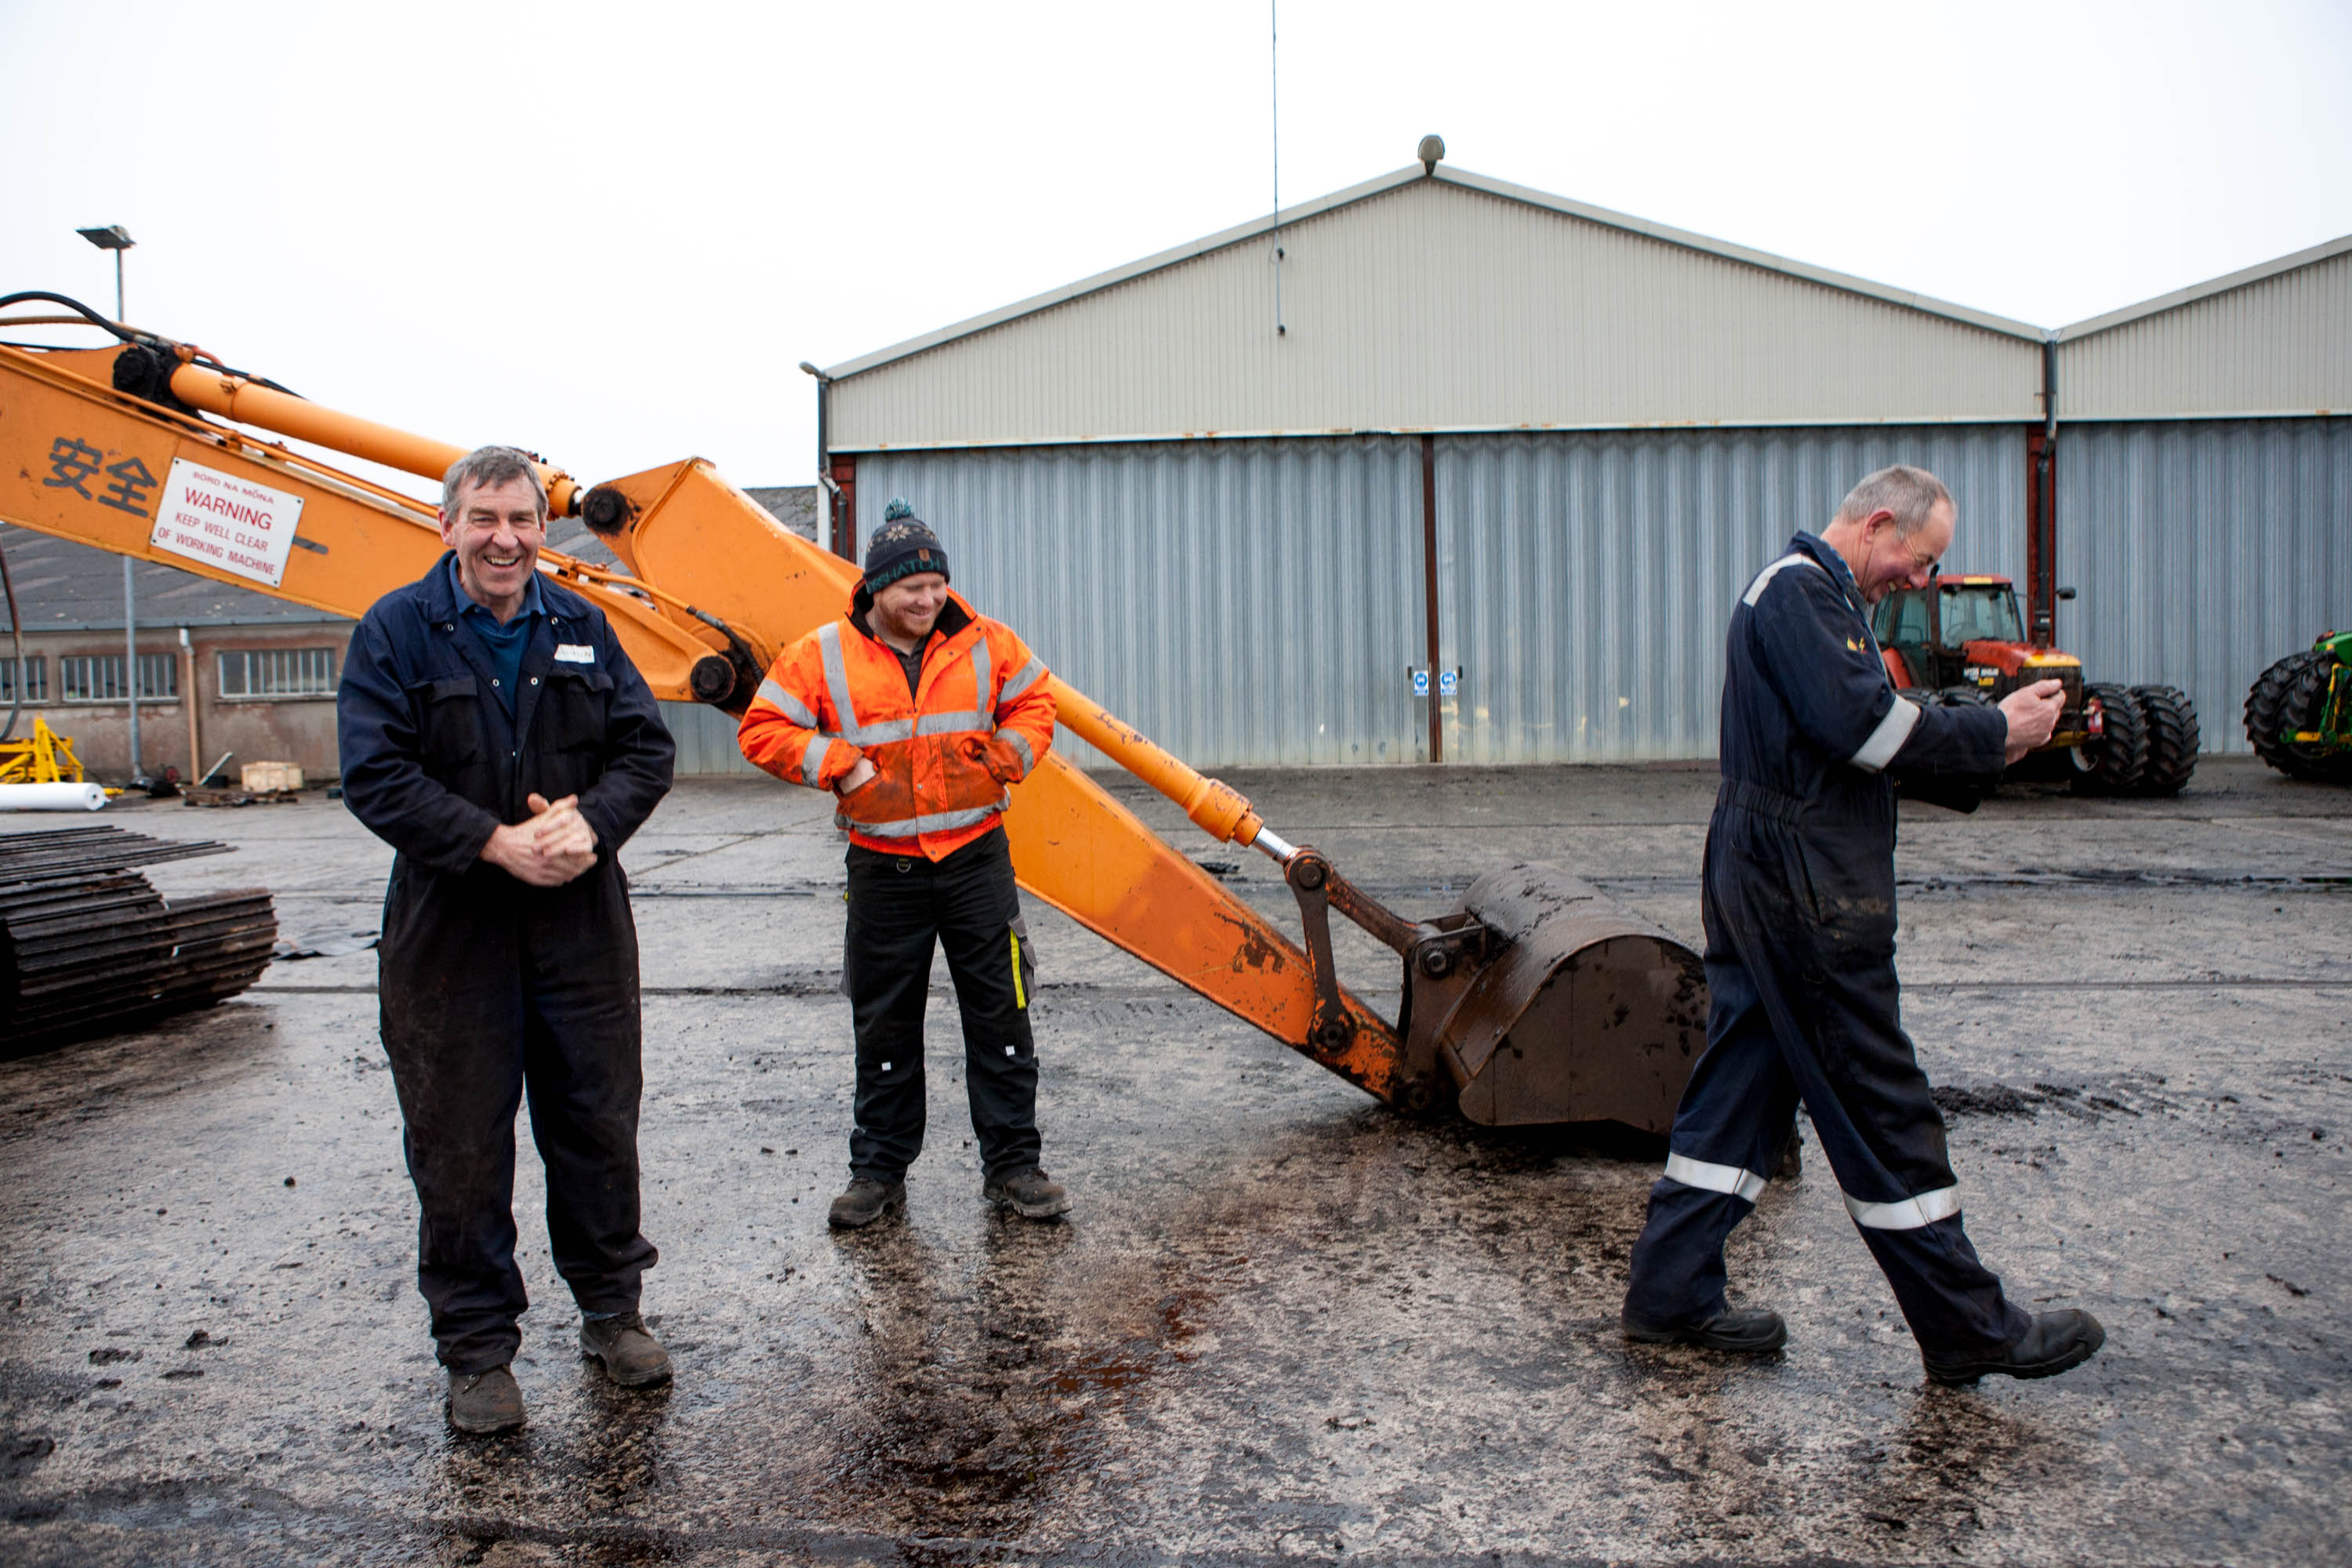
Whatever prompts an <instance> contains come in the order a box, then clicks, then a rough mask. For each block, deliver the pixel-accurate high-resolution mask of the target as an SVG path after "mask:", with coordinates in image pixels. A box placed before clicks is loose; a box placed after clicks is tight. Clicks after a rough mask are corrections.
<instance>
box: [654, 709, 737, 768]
mask: <svg viewBox="0 0 2352 1568" xmlns="http://www.w3.org/2000/svg"><path fill="white" fill-rule="evenodd" d="M661 716H662V722H663V723H664V724H667V725H668V726H669V732H670V738H671V739H672V740H674V741H676V742H677V772H678V775H679V776H680V777H686V776H688V775H695V774H705V773H759V771H760V770H759V769H757V768H755V767H753V766H752V765H751V763H747V762H745V761H744V760H743V753H742V752H741V751H740V750H739V749H738V748H737V747H736V744H735V719H734V716H733V715H732V714H730V713H725V712H721V711H720V710H719V709H716V708H707V707H705V706H703V705H702V704H701V703H699V702H665V703H663V704H662V705H661Z"/></svg>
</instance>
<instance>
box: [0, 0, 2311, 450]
mask: <svg viewBox="0 0 2352 1568" xmlns="http://www.w3.org/2000/svg"><path fill="white" fill-rule="evenodd" d="M1266 31H1267V7H1266V5H1265V4H1264V0H1254V3H1245V4H1222V3H1216V0H1194V3H1192V4H1186V5H1133V4H1130V5H1100V4H1097V5H1059V4H1034V5H1032V4H1023V3H1020V0H1011V3H1006V4H999V5H969V4H965V5H929V4H912V3H902V4H891V5H841V4H828V5H783V4H771V5H716V4H698V3H694V0H667V3H665V4H660V5H614V6H598V5H585V4H571V5H507V4H499V3H497V0H474V3H472V4H464V5H453V4H442V3H428V0H409V3H406V4H403V5H396V6H395V5H370V6H345V5H319V4H316V3H315V0H313V3H310V4H304V5H262V4H240V3H238V0H226V3H223V4H215V5H187V4H184V3H174V4H138V3H127V4H110V5H57V4H41V3H37V0H0V88H5V91H0V146H5V148H6V149H7V150H8V153H9V161H10V164H11V167H12V170H13V171H14V177H13V178H12V179H11V180H10V181H9V186H10V189H9V194H8V198H7V204H6V212H7V216H6V219H5V226H0V291H7V290H13V289H22V288H48V289H60V290H62V291H65V292H68V293H71V294H76V295H79V296H80V297H81V298H83V299H85V300H89V302H91V303H92V304H96V305H100V307H101V308H102V309H103V308H110V307H111V304H112V292H113V277H112V272H111V269H110V263H109V261H108V259H107V258H105V257H104V256H103V255H101V254H100V252H98V251H96V250H93V249H91V248H90V247H89V246H87V245H86V244H85V243H84V242H83V241H82V240H81V239H80V238H79V237H77V236H76V235H75V234H74V232H73V231H74V230H75V229H76V228H77V227H80V226H89V225H98V224H109V223H120V224H121V225H123V226H125V227H127V228H129V229H130V230H131V234H132V235H133V236H134V237H136V238H137V240H138V242H139V247H138V248H137V249H136V250H134V251H132V252H131V256H130V258H129V277H130V287H129V299H130V316H131V320H132V321H135V322H137V323H139V324H140V325H142V326H146V327H150V328H152V329H154V330H156V331H163V332H164V333H166V334H167V335H170V336H173V337H176V338H180V339H183V340H187V341H194V342H201V343H202V344H203V345H204V346H205V347H206V348H208V349H210V350H212V351H213V352H215V353H218V354H219V355H220V356H221V357H222V358H223V359H225V360H226V361H227V362H228V363H232V364H236V365H239V366H242V367H246V368H248V369H252V370H255V371H257V372H259V373H261V374H268V375H270V376H273V377H275V378H276V379H278V380H279V381H281V382H284V383H285V384H288V385H289V386H292V387H294V388H295V389H296V390H298V391H300V392H302V393H304V394H306V395H310V396H311V397H314V398H317V399H319V400H320V401H322V402H327V403H331V404H333V405H338V406H341V407H344V408H348V409H350V410H352V411H353V412H355V413H360V414H364V415H367V416H371V417H373V418H377V419H382V420H385V421H387V422H390V423H393V424H395V425H401V426H407V427H410V428H413V429H416V430H420V431H424V432H426V433H428V434H431V435H434V436H436V437H441V438H443V439H446V440H450V441H457V442H465V443H474V442H478V441H488V440H500V441H510V442H514V443H516V444H519V445H522V446H527V447H532V448H534V449H537V450H539V451H541V452H543V453H545V454H546V455H547V456H548V457H549V458H551V459H552V460H554V461H557V462H560V463H562V465H563V466H565V467H566V468H570V469H571V470H572V472H574V473H576V474H579V475H581V476H583V478H586V479H597V478H604V477H609V476H612V475H615V474H622V473H627V472H631V471H634V470H635V469H638V468H651V467H654V466H656V465H657V464H662V463H666V462H669V461H672V460H675V459H677V458H683V457H685V456H688V455H689V454H698V455H701V456H704V457H708V458H712V459H714V460H715V461H717V462H718V463H719V466H720V468H722V469H723V470H724V471H725V472H726V473H727V474H728V475H729V477H730V478H731V479H735V480H736V481H737V482H738V483H740V484H747V485H760V484H799V483H806V482H807V481H808V480H809V479H810V477H811V473H812V469H813V468H814V458H813V456H812V453H813V448H814V394H813V387H812V384H811V383H810V382H809V380H808V378H807V377H805V376H803V375H801V374H798V373H797V372H796V371H795V370H794V369H793V364H794V363H795V362H796V361H799V360H802V359H810V360H814V361H815V362H816V363H820V364H833V363H839V362H840V361H843V360H845V359H849V358H851V357H854V356H856V355H857V354H860V353H866V352H867V351H869V350H872V349H877V348H880V347H883V346H885V345H887V344H889V343H892V342H898V341H899V340H901V339H904V338H908V337H911V336H913V335H915V334H917V333H919V332H922V331H929V329H931V328H934V327H938V326H942V325H945V324H947V323H949V322H951V321H957V320H960V319H961V318H963V317H966V316H970V315H973V314H977V313H978V312H980V311H982V310H990V309H992V308H994V307H996V306H998V305H1002V304H1006V303H1009V302H1011V301H1012V300H1017V299H1020V298H1023V297H1024V296H1026V295H1029V294H1033V293H1036V292H1039V291H1041V290H1043V289H1049V288H1053V287H1055V286H1056V285H1059V284H1062V283H1066V282H1068V281H1070V280H1072V279H1077V278H1081V277H1084V276H1086V275H1087V274H1089V273H1092V272H1096V271H1099V270H1101V269H1103V268H1109V267H1114V266H1117V265H1118V264H1120V263H1122V262H1125V261H1129V260H1132V259H1134V258H1137V257H1140V256H1143V255H1146V254H1149V253H1150V252H1152V251H1155V250H1159V249H1161V248H1163V247H1167V246H1170V245H1173V244H1177V243H1180V242H1181V241H1183V240H1187V239H1190V238H1192V237H1197V236H1199V235H1202V234H1206V233H1209V232H1212V231H1213V230H1215V229H1218V228H1222V227H1224V226H1227V225H1230V224H1233V223H1236V222H1240V221H1243V220H1244V219H1246V218H1248V217H1250V216H1254V215H1256V214H1258V213H1261V212H1263V211H1265V209H1266V207H1267V206H1268V205H1270V200H1271V191H1270V172H1269V166H1268V146H1267V137H1268V131H1269V124H1270V121H1269V114H1268V106H1267V37H1266ZM1281 31H1282V56H1281V68H1282V78H1281V80H1282V110H1281V138H1282V191H1283V195H1284V199H1285V201H1286V202H1295V201H1300V200H1305V199H1307V198H1309V197H1312V196H1315V195H1320V194H1323V193H1325V192H1328V191H1331V190H1335V189H1338V188H1339V187H1340V186H1343V185H1347V184H1353V183H1355V182H1356V181H1359V180H1361V179H1365V178H1368V177H1370V176H1371V175H1374V174H1381V173H1383V172H1385V171H1388V170H1391V169H1395V168H1398V167H1401V166H1402V165H1404V164H1406V163H1410V162H1411V161H1412V148H1413V145H1414V143H1415V142H1416V141H1418V139H1419V138H1420V137H1421V135H1422V134H1423V132H1428V131H1435V132H1440V133H1441V134H1443V135H1444V138H1445V141H1446V145H1447V148H1448V149H1449V162H1452V163H1456V164H1458V165H1460V166H1461V167H1463V168H1465V169H1470V170H1475V171H1476V172H1478V173H1480V174H1490V175H1493V176H1496V177H1497V178H1500V179H1506V180H1510V181H1514V182H1517V183H1518V184H1527V185H1533V186H1537V187H1539V188H1541V189H1544V190H1548V191H1552V192H1557V193H1559V194H1560V195H1569V196H1572V197H1576V198H1578V199H1580V200H1584V201H1589V202H1593V203H1597V204H1599V205H1603V206H1610V207H1615V208H1618V209H1621V210H1622V211H1626V212H1630V213H1634V214H1638V215H1640V216H1644V217H1648V218H1653V219H1655V220H1658V221H1660V222H1664V223H1668V224H1673V225H1676V226H1681V227H1684V228H1688V229H1695V230H1696V231H1698V232H1700V233H1703V234H1709V235H1715V236H1717V237H1722V238H1726V239H1729V240H1734V241H1737V242H1738V243H1741V244H1744V245H1749V246H1754V247H1759V248H1761V249H1764V250H1769V251H1776V252H1779V253H1780V254H1782V255H1785V256H1790V257H1794V258H1799V259H1801V260H1804V261H1809V262H1812V263H1815V264H1817V265H1821V266H1825V267H1832V268H1839V269H1842V270H1844V271H1848V272H1853V273H1858V274H1860V275H1862V276H1864V277H1866V278H1872V279H1879V280H1881V281H1884V282H1886V283H1890V284H1894V285H1896V286H1899V287H1903V288H1907V289H1918V290H1921V291H1923V292H1926V293H1929V294H1934V295H1939V296H1941V297H1943V298H1946V299H1948V300H1958V301H1960V302H1962V303H1965V304H1969V305H1973V306H1976V307H1978V308H1979V309H1983V310H1992V311H1997V312H1999V313H2000V314H2003V315H2007V316H2012V317H2016V318H2019V319H2021V320H2024V321H2032V322H2035V323H2038V324H2042V325H2046V326H2058V325H2063V324H2065V323H2066V322H2068V321H2077V320H2080V319H2082V318H2084V317H2086V316H2091V315H2095V314H2097V313H2099V312H2101V311H2104V310H2110V309H2113V308H2115V307H2116V306H2119V305H2124V304H2127V303H2130V302H2132V301H2134V300H2140V299H2145V298H2147V297H2148V296H2151V295H2155V294H2158V293H2162V292H2164V291H2166V290H2168V289H2175V288H2179V287H2180V286H2182V285H2184V284H2187V283H2191V282H2195V281H2198V280H2200V279H2205V278H2210V277H2213V276H2216V275H2218V274H2221V273H2224V272H2228V271H2231V270H2233V269H2235V268H2240V267H2244V266H2248V265H2251V264H2252V263H2254V262H2258V261H2262V260H2264V259H2267V258H2271V257H2273V256H2277V255H2280V254H2283V253H2284V252H2287V251H2291V250H2295V249H2300V248H2302V247H2305V246H2309V245H2314V244H2316V243H2318V242H2320V241H2322V240H2326V239H2329V238H2332V237H2336V236H2338V235H2341V234H2345V233H2347V232H2352V5H2347V4H2346V3H2345V0H2300V3H2298V0H2267V3H2265V0H2233V3H2231V4H2227V5H2222V4H2202V5H2200V4H2109V3H2093V0H2080V3H2067V0H2046V3H2043V4H2036V5H1990V4H1970V5H1893V4H1878V5H1801V4H1794V3H1791V4H1784V5H1624V4H1622V0H1617V3H1613V4H1608V5H1599V4H1591V5H1584V4H1578V5H1517V4H1475V3H1467V0H1453V3H1451V4H1444V5H1438V4H1431V3H1427V0H1423V3H1421V4H1414V5H1395V4H1374V3H1368V0H1352V3H1345V4H1343V3H1339V0H1284V3H1283V4H1282V6H1281Z"/></svg>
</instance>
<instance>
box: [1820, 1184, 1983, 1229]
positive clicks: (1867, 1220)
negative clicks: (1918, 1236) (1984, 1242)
mask: <svg viewBox="0 0 2352 1568" xmlns="http://www.w3.org/2000/svg"><path fill="white" fill-rule="evenodd" d="M1843 1196H1844V1198H1845V1207H1846V1212H1847V1213H1848V1214H1851V1215H1853V1223H1854V1224H1856V1225H1858V1226H1862V1227H1863V1228H1864V1230H1917V1229H1919V1228H1920V1227H1921V1226H1930V1225H1933V1224H1935V1223H1936V1222H1937V1220H1939V1219H1949V1218H1951V1217H1952V1216H1953V1215H1956V1214H1958V1213H1959V1212H1960V1189H1959V1188H1958V1187H1942V1188H1938V1189H1937V1191H1935V1192H1932V1193H1921V1194H1918V1195H1917V1196H1916V1197H1909V1198H1905V1199H1904V1200H1903V1201H1902V1202H1901V1203H1899V1204H1866V1203H1864V1202H1863V1201H1862V1200H1861V1199H1860V1198H1857V1197H1855V1196H1854V1195H1853V1194H1852V1193H1847V1194H1843Z"/></svg>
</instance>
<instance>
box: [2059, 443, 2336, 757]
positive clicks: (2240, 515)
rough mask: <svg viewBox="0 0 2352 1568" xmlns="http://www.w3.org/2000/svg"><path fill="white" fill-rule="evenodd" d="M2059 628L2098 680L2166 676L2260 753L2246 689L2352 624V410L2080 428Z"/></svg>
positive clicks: (2063, 539) (2069, 462)
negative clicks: (2350, 413)
mask: <svg viewBox="0 0 2352 1568" xmlns="http://www.w3.org/2000/svg"><path fill="white" fill-rule="evenodd" d="M2059 450H2060V458H2059V464H2058V474H2059V515H2060V516H2061V517H2062V518H2063V519H2064V520H2065V521H2064V523H2063V526H2062V527H2061V528H2060V531H2059V535H2058V556H2059V581H2060V582H2061V583H2063V584H2071V585H2073V586H2074V587H2075V588H2076V589H2078V590H2079V592H2080V595H2081V596H2080V597H2079V598H2077V599H2076V600H2075V601H2074V603H2073V604H2071V605H2061V606H2060V607H2059V619H2058V639H2059V643H2060V645H2061V646H2062V647H2065V648H2066V649H2067V650H2068V651H2069V652H2072V653H2075V654H2079V655H2080V656H2081V657H2082V659H2083V663H2084V668H2085V669H2086V670H2087V671H2088V673H2089V675H2090V678H2091V679H2094V680H2115V681H2121V682H2124V683H2126V684H2139V683H2144V682H2154V681H2161V682H2164V683H2166V684H2168V685H2172V686H2178V687H2180V688H2182V689H2184V690H2186V691H2187V692H2188V693H2189V697H2190V698H2191V700H2194V701H2195V702H2196V704H2197V712H2198V717H2199V719H2200V724H2201V728H2202V730H2203V745H2204V749H2205V750H2207V751H2209V752H2214V751H2224V752H2244V751H2249V750H2251V749H2252V748H2250V747H2249V746H2248V745H2247V743H2246V731H2245V726H2244V722H2243V710H2244V707H2245V701H2246V690H2247V689H2248V688H2249V687H2251V686H2252V684H2253V682H2254V679H2255V677H2257V676H2259V675H2260V674H2261V673H2262V672H2263V670H2264V669H2266V668H2269V667H2270V665H2271V664H2272V662H2273V660H2276V659H2278V658H2282V657H2284V655H2286V654H2289V653H2293V652H2294V651H2295V650H2296V649H2298V648H2303V647H2309V646H2311V641H2312V639H2313V638H2314V637H2317V636H2318V635H2319V634H2320V633H2322V632H2325V631H2329V630H2340V629H2343V628H2345V627H2347V626H2352V417H2342V416H2338V417H2335V418H2327V419H2313V418H2305V419H2228V420H2210V421H2209V420H2198V421H2171V420H2166V421H2157V422H2148V423H2140V424H2101V425H2088V426H2079V427H2077V426H2069V427H2068V428H2067V429H2066V431H2065V433H2064V434H2063V437H2061V438H2060V443H2059Z"/></svg>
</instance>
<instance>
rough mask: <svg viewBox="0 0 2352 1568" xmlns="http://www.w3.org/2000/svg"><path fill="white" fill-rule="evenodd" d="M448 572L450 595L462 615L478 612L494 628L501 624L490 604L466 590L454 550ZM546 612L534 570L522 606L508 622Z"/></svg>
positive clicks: (537, 577) (511, 622) (526, 587)
mask: <svg viewBox="0 0 2352 1568" xmlns="http://www.w3.org/2000/svg"><path fill="white" fill-rule="evenodd" d="M446 572H447V575H448V579H449V596H450V597H451V599H453V600H454V601H455V602H456V604H457V613H458V614H459V615H461V616H470V615H477V614H478V615H480V616H482V617H483V618H484V619H486V620H488V622H489V623H490V625H491V626H492V627H493V628H496V627H497V626H498V624H499V617H498V616H497V615H495V614H494V613H493V612H492V611H491V610H490V608H489V607H488V605H484V604H482V603H481V602H480V601H478V599H476V598H475V597H474V596H473V595H471V594H468V593H467V592H466V584H465V582H464V580H463V579H462V578H460V577H459V576H458V575H457V552H456V551H454V550H453V551H451V552H449V561H448V565H447V568H446ZM546 613H547V602H546V601H545V600H543V599H541V597H540V596H539V574H538V573H537V572H536V571H534V572H532V573H531V574H530V583H529V584H527V585H526V586H525V587H524V589H523V591H522V608H521V609H520V610H517V611H516V612H515V618H514V620H513V621H509V622H508V623H507V624H508V625H509V626H512V625H514V624H515V623H516V622H519V621H523V620H527V619H529V618H530V616H543V615H545V614H546Z"/></svg>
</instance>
